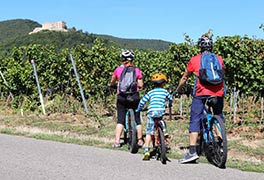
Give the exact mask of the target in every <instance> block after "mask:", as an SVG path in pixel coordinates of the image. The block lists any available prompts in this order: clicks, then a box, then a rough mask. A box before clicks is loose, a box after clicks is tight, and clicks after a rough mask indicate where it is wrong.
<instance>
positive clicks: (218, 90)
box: [187, 54, 224, 97]
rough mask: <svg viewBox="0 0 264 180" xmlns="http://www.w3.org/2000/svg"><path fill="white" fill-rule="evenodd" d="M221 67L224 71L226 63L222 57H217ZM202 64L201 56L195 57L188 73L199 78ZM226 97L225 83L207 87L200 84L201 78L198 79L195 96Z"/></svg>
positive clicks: (190, 62) (189, 64) (189, 63)
mask: <svg viewBox="0 0 264 180" xmlns="http://www.w3.org/2000/svg"><path fill="white" fill-rule="evenodd" d="M217 57H218V59H219V61H220V65H221V66H222V68H223V69H224V61H223V59H222V57H221V56H217ZM200 64H201V54H198V55H196V56H193V57H192V58H191V59H190V61H189V62H188V65H187V71H188V72H193V73H194V74H195V75H196V76H198V77H199V69H200ZM208 95H209V96H220V97H222V96H224V82H223V83H221V84H219V85H213V86H207V85H202V84H201V83H200V80H199V78H197V82H196V88H195V96H208Z"/></svg>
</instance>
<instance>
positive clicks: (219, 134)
mask: <svg viewBox="0 0 264 180" xmlns="http://www.w3.org/2000/svg"><path fill="white" fill-rule="evenodd" d="M216 101H217V97H215V96H211V97H208V98H207V99H206V103H205V105H204V110H203V111H204V117H203V118H201V131H200V134H199V138H198V144H199V145H198V146H197V154H198V155H203V154H204V155H205V157H206V159H207V160H208V161H209V162H210V163H211V164H214V165H215V166H217V167H219V168H225V164H226V160H227V138H226V130H225V125H224V123H223V121H222V119H221V117H220V116H218V115H214V114H213V113H212V106H214V104H216Z"/></svg>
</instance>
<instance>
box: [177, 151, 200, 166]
mask: <svg viewBox="0 0 264 180" xmlns="http://www.w3.org/2000/svg"><path fill="white" fill-rule="evenodd" d="M197 159H199V156H198V155H197V153H196V152H195V153H193V154H191V153H189V152H188V153H186V154H185V155H184V157H183V159H180V160H179V162H180V163H181V164H184V163H189V162H194V161H196V160H197Z"/></svg>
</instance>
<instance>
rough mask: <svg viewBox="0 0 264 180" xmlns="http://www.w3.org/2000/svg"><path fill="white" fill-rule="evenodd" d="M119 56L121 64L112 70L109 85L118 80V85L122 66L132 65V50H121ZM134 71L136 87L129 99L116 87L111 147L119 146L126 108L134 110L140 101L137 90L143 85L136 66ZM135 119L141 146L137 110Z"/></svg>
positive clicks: (139, 121) (139, 122) (133, 56)
mask: <svg viewBox="0 0 264 180" xmlns="http://www.w3.org/2000/svg"><path fill="white" fill-rule="evenodd" d="M120 56H121V63H122V64H121V65H120V66H118V67H117V68H116V69H115V70H114V73H113V75H112V79H111V82H110V87H111V86H114V85H115V83H116V82H118V87H119V84H120V78H121V75H122V71H123V70H124V68H125V67H129V66H134V65H133V60H134V58H135V54H134V52H133V51H132V50H122V51H121V54H120ZM135 73H136V81H137V88H136V89H137V90H136V91H137V92H136V93H134V94H132V95H131V97H130V98H131V99H130V100H129V99H128V98H127V95H124V94H122V93H120V92H119V88H117V103H116V106H117V124H116V128H115V141H114V144H113V147H120V137H121V134H122V132H123V131H124V126H125V116H126V109H128V108H132V109H134V110H135V109H136V108H137V106H138V103H139V101H140V97H139V92H138V90H139V89H140V88H142V87H143V76H142V73H141V71H140V69H139V68H138V67H136V68H135ZM131 100H132V101H131ZM135 121H136V123H137V130H138V134H137V135H138V136H137V137H138V145H139V147H141V146H142V145H143V140H142V124H141V120H140V113H139V112H135Z"/></svg>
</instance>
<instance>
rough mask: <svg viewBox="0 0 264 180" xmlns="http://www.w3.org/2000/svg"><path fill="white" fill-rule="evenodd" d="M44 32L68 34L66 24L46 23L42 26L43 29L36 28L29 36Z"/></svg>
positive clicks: (62, 22)
mask: <svg viewBox="0 0 264 180" xmlns="http://www.w3.org/2000/svg"><path fill="white" fill-rule="evenodd" d="M43 30H50V31H62V32H68V29H67V26H66V22H64V21H57V22H45V23H43V24H42V27H36V28H35V29H34V30H33V31H32V32H30V33H29V34H33V33H38V32H40V31H43Z"/></svg>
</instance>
